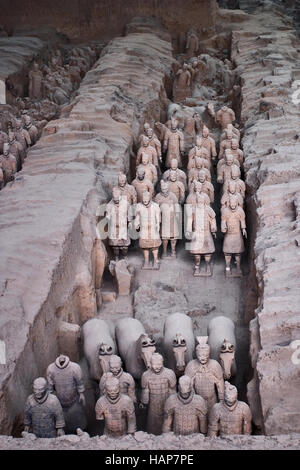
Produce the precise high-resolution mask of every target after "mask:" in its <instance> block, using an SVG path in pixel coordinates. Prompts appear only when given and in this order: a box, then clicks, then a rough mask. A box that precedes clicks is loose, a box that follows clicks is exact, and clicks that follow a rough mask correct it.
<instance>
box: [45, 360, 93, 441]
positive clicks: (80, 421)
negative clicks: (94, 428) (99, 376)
mask: <svg viewBox="0 0 300 470" xmlns="http://www.w3.org/2000/svg"><path fill="white" fill-rule="evenodd" d="M47 381H48V384H49V386H48V389H49V392H50V393H55V394H56V396H57V398H58V399H59V401H60V404H61V406H62V409H63V412H64V416H65V421H66V428H67V430H68V432H74V431H76V429H77V428H78V427H80V428H81V429H84V428H85V427H86V424H87V422H86V417H85V411H84V408H83V407H84V406H85V396H84V390H85V387H84V384H83V376H82V370H81V368H80V366H79V365H78V364H76V362H72V361H70V359H69V357H68V356H65V355H64V354H60V355H59V356H58V357H57V358H56V360H55V361H54V362H53V363H52V364H50V365H49V366H48V368H47Z"/></svg>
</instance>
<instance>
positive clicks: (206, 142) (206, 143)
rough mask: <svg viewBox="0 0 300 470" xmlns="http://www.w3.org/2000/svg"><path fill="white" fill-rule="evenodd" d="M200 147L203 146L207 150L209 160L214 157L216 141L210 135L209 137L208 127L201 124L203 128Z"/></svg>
mask: <svg viewBox="0 0 300 470" xmlns="http://www.w3.org/2000/svg"><path fill="white" fill-rule="evenodd" d="M201 147H205V148H206V150H207V151H208V153H209V159H210V161H211V160H215V159H216V156H217V151H216V142H215V140H214V139H213V138H212V137H210V135H209V129H208V127H206V126H203V129H202V136H201Z"/></svg>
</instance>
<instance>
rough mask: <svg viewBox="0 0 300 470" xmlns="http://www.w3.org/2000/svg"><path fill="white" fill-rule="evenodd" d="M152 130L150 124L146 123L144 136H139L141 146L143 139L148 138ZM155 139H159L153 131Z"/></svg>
mask: <svg viewBox="0 0 300 470" xmlns="http://www.w3.org/2000/svg"><path fill="white" fill-rule="evenodd" d="M149 129H151V126H150V124H149V122H145V124H144V125H143V134H141V135H140V136H139V145H140V146H141V145H142V141H143V137H148V130H149ZM153 138H154V139H158V137H157V135H156V133H155V132H154V131H153ZM149 140H150V138H149Z"/></svg>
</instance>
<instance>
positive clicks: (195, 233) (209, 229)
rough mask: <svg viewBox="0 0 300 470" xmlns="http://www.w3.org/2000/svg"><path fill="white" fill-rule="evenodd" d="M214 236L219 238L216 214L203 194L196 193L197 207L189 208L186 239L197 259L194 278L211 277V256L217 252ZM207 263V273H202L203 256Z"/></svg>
mask: <svg viewBox="0 0 300 470" xmlns="http://www.w3.org/2000/svg"><path fill="white" fill-rule="evenodd" d="M212 234H213V236H214V237H215V238H216V237H217V223H216V214H215V212H214V211H213V209H212V208H211V207H210V206H209V205H208V204H207V199H206V198H205V195H203V194H197V193H196V205H194V206H190V207H187V227H186V238H187V239H189V240H191V241H190V242H189V251H190V252H191V253H192V254H193V255H194V257H195V267H194V276H211V275H212V271H211V266H210V262H211V256H212V254H213V253H214V252H215V244H214V241H213V237H212ZM203 255H204V259H205V262H206V270H205V272H202V271H201V272H200V263H201V256H203Z"/></svg>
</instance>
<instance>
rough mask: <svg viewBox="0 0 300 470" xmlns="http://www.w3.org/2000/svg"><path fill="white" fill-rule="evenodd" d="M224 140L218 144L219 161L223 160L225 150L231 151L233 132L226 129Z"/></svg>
mask: <svg viewBox="0 0 300 470" xmlns="http://www.w3.org/2000/svg"><path fill="white" fill-rule="evenodd" d="M225 133H226V139H225V140H222V142H221V143H220V151H219V160H220V159H221V158H224V153H225V150H226V149H231V144H232V139H233V138H234V137H233V132H232V131H231V130H228V129H226V130H225Z"/></svg>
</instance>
